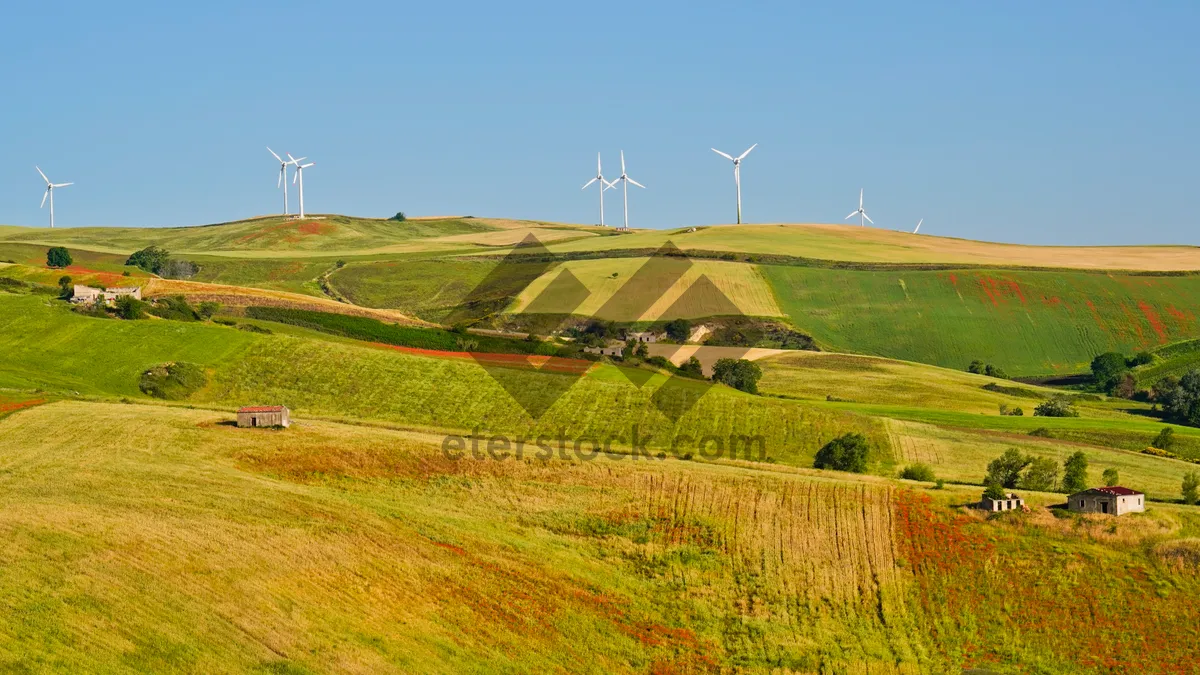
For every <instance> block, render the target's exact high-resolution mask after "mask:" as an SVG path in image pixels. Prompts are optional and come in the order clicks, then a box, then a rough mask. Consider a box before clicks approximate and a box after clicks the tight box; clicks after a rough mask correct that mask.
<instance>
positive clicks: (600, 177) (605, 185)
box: [580, 152, 613, 227]
mask: <svg viewBox="0 0 1200 675" xmlns="http://www.w3.org/2000/svg"><path fill="white" fill-rule="evenodd" d="M596 181H600V227H604V191H605V190H607V189H609V188H611V187H612V186H613V184H612V183H610V182H608V181H606V180H604V170H603V169H601V168H600V153H598V152H597V153H596V177H595V178H593V179H591V180H589V181H588V182H587V183H584V185H583V187H582V188H580V189H582V190H586V189H588V188H589V187H591V185H592V183H595V182H596Z"/></svg>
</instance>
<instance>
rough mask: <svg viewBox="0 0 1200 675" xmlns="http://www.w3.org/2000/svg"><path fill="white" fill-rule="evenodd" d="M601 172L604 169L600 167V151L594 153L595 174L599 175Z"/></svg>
mask: <svg viewBox="0 0 1200 675" xmlns="http://www.w3.org/2000/svg"><path fill="white" fill-rule="evenodd" d="M602 173H604V169H601V168H600V153H598V152H597V153H596V175H597V176H599V175H600V174H602Z"/></svg>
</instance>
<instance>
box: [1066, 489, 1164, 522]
mask: <svg viewBox="0 0 1200 675" xmlns="http://www.w3.org/2000/svg"><path fill="white" fill-rule="evenodd" d="M1067 508H1068V509H1069V510H1071V511H1074V512H1076V513H1107V514H1109V515H1113V516H1123V515H1125V514H1126V513H1137V512H1140V511H1145V510H1146V495H1144V494H1142V493H1141V492H1138V491H1137V490H1131V489H1129V488H1127V487H1121V486H1119V485H1113V486H1111V487H1098V488H1091V489H1089V490H1084V491H1083V492H1079V493H1076V494H1073V495H1071V498H1070V499H1069V500H1068V501H1067Z"/></svg>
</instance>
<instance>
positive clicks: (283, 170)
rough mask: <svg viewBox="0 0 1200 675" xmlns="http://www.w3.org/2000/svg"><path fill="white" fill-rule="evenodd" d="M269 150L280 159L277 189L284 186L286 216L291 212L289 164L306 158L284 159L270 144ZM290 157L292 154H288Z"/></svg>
mask: <svg viewBox="0 0 1200 675" xmlns="http://www.w3.org/2000/svg"><path fill="white" fill-rule="evenodd" d="M267 152H269V153H271V155H272V156H273V157H275V159H277V160H279V180H277V181H275V189H276V190H278V189H279V188H280V186H282V187H283V215H285V216H286V215H289V213H290V212H289V211H288V193H287V168H288V165H289V164H295V163H297V162H299V161H301V160H303V159H304V158H303V157H301V158H300V159H291V160H288V161H284V159H283V158H282V157H280V156H279V155H276V154H275V151H274V150H272V149H271V148H270V146H268V147H267ZM288 157H291V155H288Z"/></svg>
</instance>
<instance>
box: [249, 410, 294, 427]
mask: <svg viewBox="0 0 1200 675" xmlns="http://www.w3.org/2000/svg"><path fill="white" fill-rule="evenodd" d="M291 423H292V420H291V411H289V410H288V408H287V406H286V405H248V406H244V407H241V408H238V411H237V425H238V426H239V427H284V428H286V427H287V426H289V425H290V424H291Z"/></svg>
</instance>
